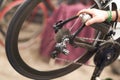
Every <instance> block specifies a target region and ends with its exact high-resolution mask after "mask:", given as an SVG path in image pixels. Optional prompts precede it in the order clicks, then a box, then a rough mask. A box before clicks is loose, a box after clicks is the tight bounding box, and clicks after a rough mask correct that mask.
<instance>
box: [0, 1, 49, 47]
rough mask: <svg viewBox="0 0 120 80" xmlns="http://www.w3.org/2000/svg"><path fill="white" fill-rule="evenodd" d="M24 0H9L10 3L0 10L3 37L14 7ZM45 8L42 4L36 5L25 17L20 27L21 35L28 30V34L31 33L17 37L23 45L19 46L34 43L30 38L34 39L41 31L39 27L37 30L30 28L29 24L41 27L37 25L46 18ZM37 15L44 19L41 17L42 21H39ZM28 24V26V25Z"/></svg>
mask: <svg viewBox="0 0 120 80" xmlns="http://www.w3.org/2000/svg"><path fill="white" fill-rule="evenodd" d="M23 2H24V0H20V1H15V2H11V3H10V4H8V5H7V6H6V7H5V8H4V9H3V10H2V11H1V23H0V26H1V27H0V30H1V33H2V35H3V37H5V35H6V32H7V28H8V27H7V26H8V24H9V22H10V20H11V17H12V16H13V14H14V13H15V11H16V9H17V8H18V7H19V5H20V4H22V3H23ZM9 6H10V7H9ZM46 13H47V12H46V9H45V7H44V5H42V4H41V5H38V6H37V7H36V9H35V10H34V11H33V13H31V14H30V16H29V17H28V18H27V19H26V23H24V24H23V25H24V27H23V28H22V31H21V33H20V34H21V35H22V34H25V32H26V34H27V33H28V32H29V34H30V33H31V35H30V36H21V35H20V36H21V37H19V42H20V43H23V45H22V46H21V47H24V46H26V45H27V44H28V43H29V45H31V44H32V43H34V40H32V39H33V38H34V39H35V38H36V37H37V36H39V34H40V33H41V31H40V29H38V30H35V31H34V30H30V29H31V28H29V27H30V25H35V26H36V28H41V27H39V26H38V25H43V24H44V22H45V20H46V18H47V16H46V15H47V14H46ZM38 17H42V18H44V19H42V21H39V20H38V19H37V18H38ZM28 26H29V27H28ZM29 45H27V46H26V47H28V46H29Z"/></svg>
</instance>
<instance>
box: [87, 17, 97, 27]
mask: <svg viewBox="0 0 120 80" xmlns="http://www.w3.org/2000/svg"><path fill="white" fill-rule="evenodd" d="M94 23H97V18H92V19H90V20H88V21H87V22H86V23H85V24H86V26H90V25H92V24H94Z"/></svg>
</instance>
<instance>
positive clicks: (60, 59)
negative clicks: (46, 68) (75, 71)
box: [55, 57, 95, 67]
mask: <svg viewBox="0 0 120 80" xmlns="http://www.w3.org/2000/svg"><path fill="white" fill-rule="evenodd" d="M55 60H58V61H63V62H66V63H70V64H77V65H80V66H81V65H85V66H89V67H95V65H90V64H87V63H86V64H85V63H80V62H75V61H71V60H67V59H62V58H58V57H57V58H55Z"/></svg>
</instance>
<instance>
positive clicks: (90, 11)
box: [77, 9, 93, 15]
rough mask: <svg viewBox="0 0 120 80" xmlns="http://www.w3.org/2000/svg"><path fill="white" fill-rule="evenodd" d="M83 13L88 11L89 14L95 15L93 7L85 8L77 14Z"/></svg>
mask: <svg viewBox="0 0 120 80" xmlns="http://www.w3.org/2000/svg"><path fill="white" fill-rule="evenodd" d="M82 13H87V14H91V15H93V11H92V9H83V10H81V11H79V12H78V13H77V15H80V14H82Z"/></svg>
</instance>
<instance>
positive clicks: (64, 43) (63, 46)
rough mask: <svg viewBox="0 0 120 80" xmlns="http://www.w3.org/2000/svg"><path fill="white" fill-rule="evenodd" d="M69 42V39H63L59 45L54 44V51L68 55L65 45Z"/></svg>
mask: <svg viewBox="0 0 120 80" xmlns="http://www.w3.org/2000/svg"><path fill="white" fill-rule="evenodd" d="M68 42H69V38H66V37H65V38H63V39H62V42H61V43H57V44H56V47H55V48H56V49H57V51H59V52H62V53H64V54H65V55H68V54H69V50H67V49H66V44H67V43H68Z"/></svg>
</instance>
